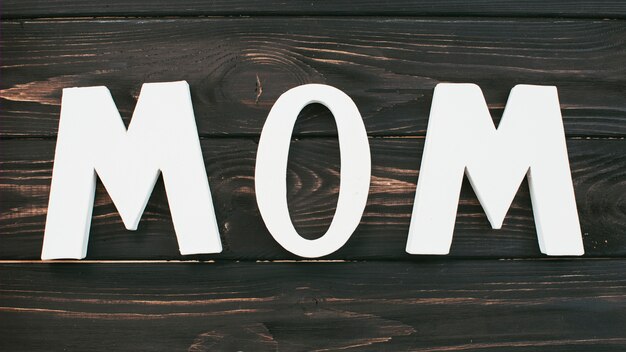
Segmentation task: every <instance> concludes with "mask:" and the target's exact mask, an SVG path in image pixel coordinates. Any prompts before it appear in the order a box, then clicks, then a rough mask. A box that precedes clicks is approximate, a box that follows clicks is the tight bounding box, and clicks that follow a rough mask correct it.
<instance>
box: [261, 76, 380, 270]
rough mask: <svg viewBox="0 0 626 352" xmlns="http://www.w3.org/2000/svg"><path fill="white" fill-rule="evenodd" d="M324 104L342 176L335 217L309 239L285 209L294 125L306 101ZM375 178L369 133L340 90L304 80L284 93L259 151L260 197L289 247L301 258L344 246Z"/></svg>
mask: <svg viewBox="0 0 626 352" xmlns="http://www.w3.org/2000/svg"><path fill="white" fill-rule="evenodd" d="M312 103H319V104H323V105H325V106H326V107H327V108H328V109H329V110H330V111H331V112H332V114H333V116H334V118H335V121H336V123H337V133H338V137H339V151H340V156H341V178H340V181H339V199H338V201H337V209H336V210H335V216H334V217H333V220H332V222H331V224H330V227H329V228H328V230H327V231H326V233H325V234H324V235H323V236H322V237H319V238H317V239H314V240H308V239H305V238H303V237H302V236H300V235H299V234H298V232H297V231H296V229H295V228H294V226H293V223H292V222H291V218H290V217H289V209H288V207H287V176H286V175H287V158H288V156H289V147H290V142H291V134H292V131H293V127H294V125H295V123H296V120H297V118H298V114H299V113H300V111H301V110H302V109H303V108H304V107H305V106H307V105H309V104H312ZM370 176H371V159H370V149H369V142H368V140H367V133H366V131H365V126H364V124H363V119H362V118H361V114H360V113H359V110H358V108H357V107H356V105H355V104H354V102H353V101H352V99H350V97H349V96H348V95H347V94H345V93H344V92H342V91H341V90H339V89H337V88H334V87H331V86H328V85H323V84H306V85H302V86H299V87H296V88H292V89H290V90H288V91H287V92H285V93H284V94H283V95H281V96H280V97H279V98H278V100H277V101H276V103H275V104H274V106H273V107H272V109H271V110H270V113H269V115H268V117H267V120H266V121H265V125H264V126H263V131H262V132H261V138H260V140H259V148H258V151H257V159H256V169H255V188H256V199H257V204H258V207H259V211H260V212H261V216H262V217H263V221H264V222H265V225H266V226H267V229H268V230H269V232H270V233H271V234H272V236H273V237H274V239H275V240H276V241H277V242H278V243H280V245H282V246H283V247H284V248H285V249H287V250H288V251H290V252H291V253H294V254H296V255H298V256H301V257H306V258H317V257H321V256H325V255H328V254H330V253H333V252H334V251H336V250H338V249H339V248H341V247H342V246H343V245H344V244H345V243H346V242H347V241H348V239H349V238H350V236H351V235H352V233H353V232H354V230H355V229H356V227H357V226H358V225H359V222H360V221H361V216H362V215H363V210H364V209H365V204H366V203H367V196H368V193H369V185H370Z"/></svg>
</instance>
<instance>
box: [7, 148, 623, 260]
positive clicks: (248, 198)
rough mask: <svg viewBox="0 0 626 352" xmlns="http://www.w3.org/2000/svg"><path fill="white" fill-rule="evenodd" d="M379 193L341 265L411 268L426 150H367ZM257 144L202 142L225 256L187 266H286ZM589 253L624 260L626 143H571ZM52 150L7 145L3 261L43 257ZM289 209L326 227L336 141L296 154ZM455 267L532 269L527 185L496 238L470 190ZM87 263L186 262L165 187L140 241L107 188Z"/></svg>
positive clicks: (312, 229) (305, 221)
mask: <svg viewBox="0 0 626 352" xmlns="http://www.w3.org/2000/svg"><path fill="white" fill-rule="evenodd" d="M370 144H371V151H372V174H373V176H372V185H371V189H370V196H369V200H368V205H367V207H366V210H365V214H364V216H363V219H362V221H361V225H360V226H359V228H358V229H357V231H356V232H355V234H354V235H353V236H352V238H351V239H350V241H349V242H348V243H347V245H346V246H345V247H344V248H342V249H341V250H339V251H338V252H336V253H334V254H332V255H331V256H330V258H336V259H337V258H339V259H344V258H348V259H368V258H369V259H371V258H378V259H402V258H403V259H409V258H411V259H415V258H419V256H410V255H408V254H406V252H405V250H404V248H405V245H406V239H407V231H408V225H409V219H410V213H411V209H412V205H413V197H414V192H415V187H416V183H417V176H418V175H417V174H418V168H419V165H420V159H421V155H422V147H423V139H421V138H371V139H370ZM256 146H257V145H256V143H255V141H254V140H250V139H236V138H235V139H209V140H203V141H202V148H203V152H204V156H205V164H206V166H207V172H208V175H209V180H210V184H211V188H212V192H213V199H214V202H215V207H216V213H217V217H218V222H219V225H220V230H221V232H222V234H223V236H222V241H223V244H224V252H223V253H222V254H219V255H205V256H198V257H191V258H202V259H210V258H229V259H252V260H254V259H289V258H294V256H293V255H291V254H290V253H288V252H286V251H285V250H284V249H282V247H280V245H278V244H277V243H276V242H275V241H274V240H273V238H272V237H271V235H270V234H269V233H268V232H267V230H266V229H265V226H264V224H263V222H262V219H261V218H260V215H259V213H258V209H257V207H256V200H255V197H254V179H253V176H254V163H255V157H256ZM568 146H569V153H570V160H571V167H572V170H573V172H572V173H573V180H574V184H575V190H576V196H577V201H578V208H579V213H580V218H581V226H582V230H583V233H584V243H585V249H586V253H587V255H588V256H623V255H625V254H626V237H624V236H623V235H624V229H625V228H626V212H625V211H624V206H625V204H626V203H625V200H626V198H625V197H624V196H625V195H626V188H625V187H626V183H624V180H625V179H626V177H625V176H626V153H624V151H625V148H624V147H625V146H626V141H624V140H569V141H568ZM53 150H54V142H53V141H48V140H5V141H0V160H1V164H0V187H1V188H0V193H1V194H2V197H0V214H2V215H1V218H0V228H1V233H0V258H5V259H7V258H12V259H18V258H19V259H37V258H38V257H39V254H40V251H41V244H42V237H43V229H44V223H45V215H46V209H47V201H48V192H49V184H50V175H51V168H52V158H53ZM290 158H291V159H290V160H291V161H290V166H289V172H288V180H289V197H290V198H289V202H290V207H291V212H292V218H293V219H294V221H295V224H296V227H297V228H298V229H299V230H300V231H301V233H302V234H303V236H305V237H307V238H315V237H316V236H319V235H320V234H322V233H323V232H324V231H326V229H327V227H328V226H329V224H330V221H331V217H332V216H333V215H334V209H335V205H336V199H337V198H336V197H337V187H338V183H339V178H338V171H339V155H338V145H337V141H336V140H335V139H333V138H305V139H300V140H296V141H294V142H293V143H292V148H291V152H290ZM451 256H456V257H537V256H541V254H540V252H539V248H538V245H537V237H536V234H535V225H534V220H533V217H532V210H531V204H530V198H529V192H528V186H527V184H526V183H525V182H524V184H523V185H522V187H521V189H520V191H519V193H518V195H517V197H516V199H515V201H514V203H513V205H512V207H511V209H510V210H509V213H508V216H507V219H506V221H505V225H504V227H503V229H501V230H492V229H491V227H490V225H489V223H488V221H487V219H486V217H485V215H484V212H483V210H482V207H481V206H480V204H479V203H478V201H477V199H476V196H475V195H474V193H473V191H472V190H471V187H469V185H468V183H467V182H466V184H465V185H464V187H463V191H462V198H461V202H460V206H459V215H458V217H457V225H456V230H455V238H454V241H453V246H452V253H451ZM88 258H91V259H149V258H170V259H176V258H181V256H180V255H179V253H178V247H177V244H176V239H175V236H174V231H173V226H172V222H171V218H170V213H169V208H168V205H167V199H166V196H165V191H164V186H163V184H162V182H159V183H158V184H157V186H156V189H155V191H154V194H153V196H152V198H151V201H150V203H149V205H148V207H147V209H146V212H145V214H144V216H143V219H142V222H141V224H140V226H139V230H138V231H137V232H136V233H134V232H130V231H126V230H125V229H124V227H123V225H122V223H121V219H120V217H119V215H118V213H117V211H116V209H115V207H114V206H113V204H112V203H111V201H110V199H109V197H108V195H107V194H106V192H105V190H104V188H103V187H102V186H101V185H100V186H99V187H98V190H97V196H96V207H95V210H94V219H93V223H92V228H91V238H90V245H89V251H88Z"/></svg>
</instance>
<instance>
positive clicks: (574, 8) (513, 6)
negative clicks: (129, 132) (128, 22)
mask: <svg viewBox="0 0 626 352" xmlns="http://www.w3.org/2000/svg"><path fill="white" fill-rule="evenodd" d="M2 5H3V9H2V10H3V13H2V15H3V17H5V18H24V17H57V16H206V15H208V16H216V15H231V16H233V15H234V16H251V15H350V16H354V15H396V16H398V15H399V16H451V15H452V16H558V17H599V18H624V17H626V5H625V4H624V2H623V1H619V0H601V1H597V0H596V1H583V0H569V1H568V0H549V1H548V0H526V1H516V0H503V1H495V0H478V1H471V2H467V1H463V0H439V1H437V0H420V1H407V0H392V1H373V0H356V1H345V0H342V1H310V0H307V1H304V0H296V1H287V2H285V1H263V2H258V1H250V0H245V1H241V0H239V1H225V0H218V1H215V0H214V1H200V0H184V1H174V0H159V1H147V0H140V1H121V0H114V1H107V2H106V4H103V3H102V2H98V1H95V0H82V1H76V0H48V1H36V0H21V1H20V0H6V1H3V4H2Z"/></svg>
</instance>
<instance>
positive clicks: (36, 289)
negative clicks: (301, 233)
mask: <svg viewBox="0 0 626 352" xmlns="http://www.w3.org/2000/svg"><path fill="white" fill-rule="evenodd" d="M625 273H626V261H625V260H595V261H594V260H577V261H495V260H448V261H440V262H437V261H435V262H432V261H425V262H400V263H389V262H369V263H228V264H199V263H195V264H191V263H186V264H183V263H179V264H173V263H170V264H52V265H50V264H26V265H24V264H22V265H9V264H2V265H0V318H1V319H0V326H1V329H0V348H1V349H2V350H4V351H9V350H10V351H49V350H50V349H54V350H70V351H74V350H81V351H84V350H89V351H111V350H116V351H137V350H141V351H157V350H158V351H179V350H189V351H216V350H219V351H221V350H227V351H241V350H245V351H248V350H254V351H266V350H268V351H269V350H271V351H275V350H279V351H283V350H287V351H293V350H308V351H311V350H317V351H326V350H333V351H334V350H348V351H353V350H365V351H381V350H392V351H408V350H411V351H414V350H419V351H493V350H497V351H573V350H598V351H623V350H624V349H626V330H624V326H626V274H625Z"/></svg>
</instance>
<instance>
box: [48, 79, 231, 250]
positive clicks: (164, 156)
mask: <svg viewBox="0 0 626 352" xmlns="http://www.w3.org/2000/svg"><path fill="white" fill-rule="evenodd" d="M159 172H162V173H163V180H164V181H165V188H166V191H167V198H168V202H169V205H170V211H171V214H172V220H173V223H174V229H175V231H176V236H177V238H178V245H179V248H180V253H181V254H196V253H219V252H221V251H222V245H221V242H220V237H219V232H218V228H217V222H216V219H215V213H214V209H213V202H212V200H211V192H210V190H209V183H208V180H207V175H206V170H205V168H204V162H203V158H202V152H201V149H200V141H199V139H198V132H197V128H196V122H195V118H194V114H193V107H192V104H191V96H190V93H189V86H188V85H187V82H184V81H181V82H167V83H147V84H144V85H143V87H142V89H141V94H140V96H139V99H138V101H137V106H136V108H135V111H134V113H133V118H132V121H131V124H130V126H129V128H128V131H127V130H126V127H125V126H124V123H123V121H122V119H121V117H120V115H119V112H118V110H117V108H116V106H115V103H114V102H113V99H112V98H111V94H110V93H109V90H108V89H107V88H106V87H85V88H68V89H63V100H62V104H61V120H60V122H59V133H58V137H57V145H56V154H55V160H54V168H53V173H52V185H51V189H50V203H49V205H48V218H47V220H46V229H45V235H44V243H43V250H42V254H41V259H60V258H76V259H82V258H84V257H85V256H86V254H87V243H88V240H89V227H90V225H91V214H92V210H93V202H94V194H95V187H96V173H97V175H98V176H100V179H101V180H102V183H103V184H104V186H105V188H106V189H107V191H108V193H109V195H110V196H111V199H112V200H113V203H114V204H115V206H116V207H117V209H118V211H119V213H120V215H121V217H122V220H123V222H124V225H125V226H126V228H127V229H128V230H136V229H137V225H138V224H139V220H140V218H141V215H142V213H143V211H144V209H145V207H146V204H147V203H148V199H149V197H150V194H151V193H152V189H153V188H154V184H155V182H156V180H157V179H158V176H159Z"/></svg>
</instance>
